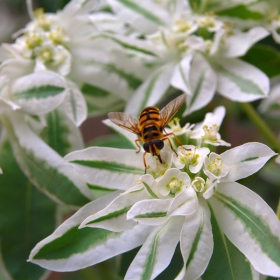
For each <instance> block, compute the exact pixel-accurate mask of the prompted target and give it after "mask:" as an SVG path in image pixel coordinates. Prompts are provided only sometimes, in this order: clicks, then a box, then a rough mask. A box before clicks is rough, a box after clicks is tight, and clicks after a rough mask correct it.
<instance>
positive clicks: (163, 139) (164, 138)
mask: <svg viewBox="0 0 280 280" xmlns="http://www.w3.org/2000/svg"><path fill="white" fill-rule="evenodd" d="M168 134H173V133H168ZM165 140H168V143H169V146H170V148H171V150H172V151H173V152H174V153H175V154H176V156H178V154H177V153H176V152H175V150H174V149H173V146H172V143H171V141H170V139H169V138H168V137H167V136H165V137H163V138H162V141H165ZM181 146H182V144H181Z"/></svg>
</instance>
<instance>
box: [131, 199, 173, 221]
mask: <svg viewBox="0 0 280 280" xmlns="http://www.w3.org/2000/svg"><path fill="white" fill-rule="evenodd" d="M172 202H173V199H172V198H171V199H145V200H141V201H139V202H137V203H135V204H134V205H133V206H132V207H131V209H130V210H129V211H128V213H127V218H128V219H133V220H134V221H136V222H138V223H140V224H145V225H151V226H152V225H154V226H157V225H161V224H163V223H164V222H166V221H167V220H168V219H169V217H168V216H167V212H168V210H169V208H170V206H171V204H172Z"/></svg>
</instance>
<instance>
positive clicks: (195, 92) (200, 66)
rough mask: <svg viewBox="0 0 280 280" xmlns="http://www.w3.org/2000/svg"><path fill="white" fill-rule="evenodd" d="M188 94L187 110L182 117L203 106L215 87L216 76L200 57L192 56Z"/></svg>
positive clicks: (211, 95)
mask: <svg viewBox="0 0 280 280" xmlns="http://www.w3.org/2000/svg"><path fill="white" fill-rule="evenodd" d="M189 85H190V92H189V94H187V100H186V104H187V108H186V110H185V112H184V115H187V114H190V113H192V112H193V111H196V110H198V109H200V108H202V107H204V106H206V105H207V104H208V103H209V102H210V101H211V100H212V99H213V96H214V94H215V91H216V87H217V75H216V73H215V72H214V70H213V68H212V67H211V65H210V64H209V63H208V62H207V60H206V59H205V58H204V57H203V56H202V55H201V54H198V53H197V54H196V55H194V57H193V59H192V63H191V69H190V71H189Z"/></svg>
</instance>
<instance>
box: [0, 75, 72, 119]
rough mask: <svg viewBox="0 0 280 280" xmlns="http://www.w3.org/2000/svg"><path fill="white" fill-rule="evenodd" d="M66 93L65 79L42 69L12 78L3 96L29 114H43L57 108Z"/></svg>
mask: <svg viewBox="0 0 280 280" xmlns="http://www.w3.org/2000/svg"><path fill="white" fill-rule="evenodd" d="M66 93H67V85H66V83H65V80H64V79H63V78H62V77H61V76H59V75H58V74H56V73H54V72H50V71H44V72H36V73H32V74H29V75H26V76H23V77H20V78H18V79H16V80H14V81H13V82H11V83H10V85H9V87H7V88H6V89H5V91H4V93H3V96H4V97H5V98H7V99H10V100H11V101H13V102H14V103H16V104H17V105H19V106H20V107H21V109H22V110H23V111H25V112H27V113H29V114H33V115H43V114H46V113H48V112H50V111H52V110H54V109H55V108H57V107H58V106H59V105H60V104H61V103H62V101H63V99H64V97H65V95H66Z"/></svg>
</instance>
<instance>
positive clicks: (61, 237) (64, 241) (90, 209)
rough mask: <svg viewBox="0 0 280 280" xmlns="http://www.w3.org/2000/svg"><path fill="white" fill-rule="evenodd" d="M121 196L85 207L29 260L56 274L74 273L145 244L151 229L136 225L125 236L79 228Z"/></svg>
mask: <svg viewBox="0 0 280 280" xmlns="http://www.w3.org/2000/svg"><path fill="white" fill-rule="evenodd" d="M118 194H119V192H115V193H112V194H110V195H108V196H105V197H103V198H101V199H97V200H95V201H93V202H90V203H89V204H87V205H85V206H84V207H82V208H81V209H80V210H79V211H78V212H77V213H75V214H74V215H73V216H72V217H71V218H69V219H68V220H66V221H65V222H64V223H63V224H62V225H61V226H59V227H58V228H57V229H56V230H55V232H54V233H53V234H51V235H50V236H48V237H47V238H45V239H44V240H42V241H41V242H39V243H38V244H37V245H36V246H35V248H34V249H33V250H32V251H31V254H30V256H29V261H31V262H33V263H36V264H38V265H40V266H42V267H44V268H47V269H50V270H54V271H74V270H78V269H82V268H85V267H88V266H91V265H94V264H96V263H99V262H102V261H104V260H106V259H109V258H111V257H113V256H116V255H119V254H122V253H124V252H126V251H129V250H132V249H134V248H136V247H138V246H140V245H142V244H143V242H144V241H145V240H146V238H147V236H148V235H149V233H150V231H151V227H147V226H143V225H137V226H135V227H134V228H133V229H130V230H127V231H124V232H122V233H115V232H111V231H108V230H105V229H100V228H82V229H78V227H79V225H80V223H81V222H82V221H83V220H84V219H85V218H86V217H88V216H89V215H90V214H92V213H94V212H97V211H99V210H101V209H102V208H104V207H106V206H107V205H108V204H109V203H110V202H111V201H112V200H113V199H114V198H115V197H116V196H117V195H118Z"/></svg>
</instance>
